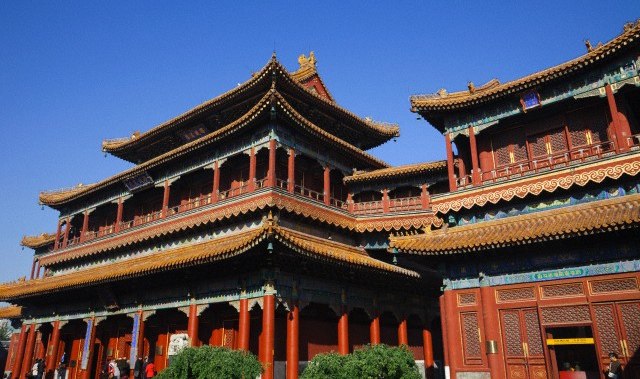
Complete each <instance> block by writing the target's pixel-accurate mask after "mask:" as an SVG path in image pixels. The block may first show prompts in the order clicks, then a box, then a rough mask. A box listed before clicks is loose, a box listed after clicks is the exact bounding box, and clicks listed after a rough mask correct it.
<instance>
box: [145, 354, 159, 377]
mask: <svg viewBox="0 0 640 379" xmlns="http://www.w3.org/2000/svg"><path fill="white" fill-rule="evenodd" d="M144 374H145V378H153V377H155V376H156V374H157V372H156V365H155V364H153V361H150V360H149V359H148V358H147V364H146V365H145V367H144Z"/></svg>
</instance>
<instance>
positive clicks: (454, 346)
mask: <svg viewBox="0 0 640 379" xmlns="http://www.w3.org/2000/svg"><path fill="white" fill-rule="evenodd" d="M444 309H445V315H444V318H445V319H446V326H447V330H446V332H445V333H446V334H447V345H445V349H446V350H448V358H449V372H450V375H451V377H452V378H455V377H456V370H457V368H458V367H460V366H461V362H460V357H461V356H462V341H461V340H460V336H459V331H458V324H459V321H458V320H459V318H458V311H457V301H456V294H455V293H454V292H453V291H451V290H446V291H444Z"/></svg>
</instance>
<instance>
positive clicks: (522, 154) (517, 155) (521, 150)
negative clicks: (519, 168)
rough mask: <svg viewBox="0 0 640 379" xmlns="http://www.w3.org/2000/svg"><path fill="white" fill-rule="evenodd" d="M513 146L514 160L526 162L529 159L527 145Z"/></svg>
mask: <svg viewBox="0 0 640 379" xmlns="http://www.w3.org/2000/svg"><path fill="white" fill-rule="evenodd" d="M511 146H512V149H513V159H514V161H516V162H521V161H526V160H527V159H528V156H527V145H526V144H525V143H524V142H522V141H521V142H518V143H514V144H513V145H511Z"/></svg>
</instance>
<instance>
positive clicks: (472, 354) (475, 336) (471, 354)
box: [460, 312, 482, 364]
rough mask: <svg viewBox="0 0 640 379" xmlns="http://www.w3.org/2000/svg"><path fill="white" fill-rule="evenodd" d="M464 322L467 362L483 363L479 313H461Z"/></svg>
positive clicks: (463, 335)
mask: <svg viewBox="0 0 640 379" xmlns="http://www.w3.org/2000/svg"><path fill="white" fill-rule="evenodd" d="M460 319H461V322H462V338H463V344H464V345H463V346H464V359H465V363H467V364H481V363H482V351H481V349H480V329H479V327H478V313H477V312H467V313H462V314H460Z"/></svg>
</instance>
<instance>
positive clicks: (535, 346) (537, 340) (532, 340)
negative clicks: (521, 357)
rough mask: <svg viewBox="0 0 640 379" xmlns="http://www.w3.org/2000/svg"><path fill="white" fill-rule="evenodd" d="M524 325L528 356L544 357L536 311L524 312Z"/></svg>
mask: <svg viewBox="0 0 640 379" xmlns="http://www.w3.org/2000/svg"><path fill="white" fill-rule="evenodd" d="M524 325H525V328H526V331H527V345H528V346H529V355H544V347H543V345H542V336H541V334H540V321H539V320H538V311H536V310H535V309H531V310H527V311H525V312H524Z"/></svg>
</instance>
